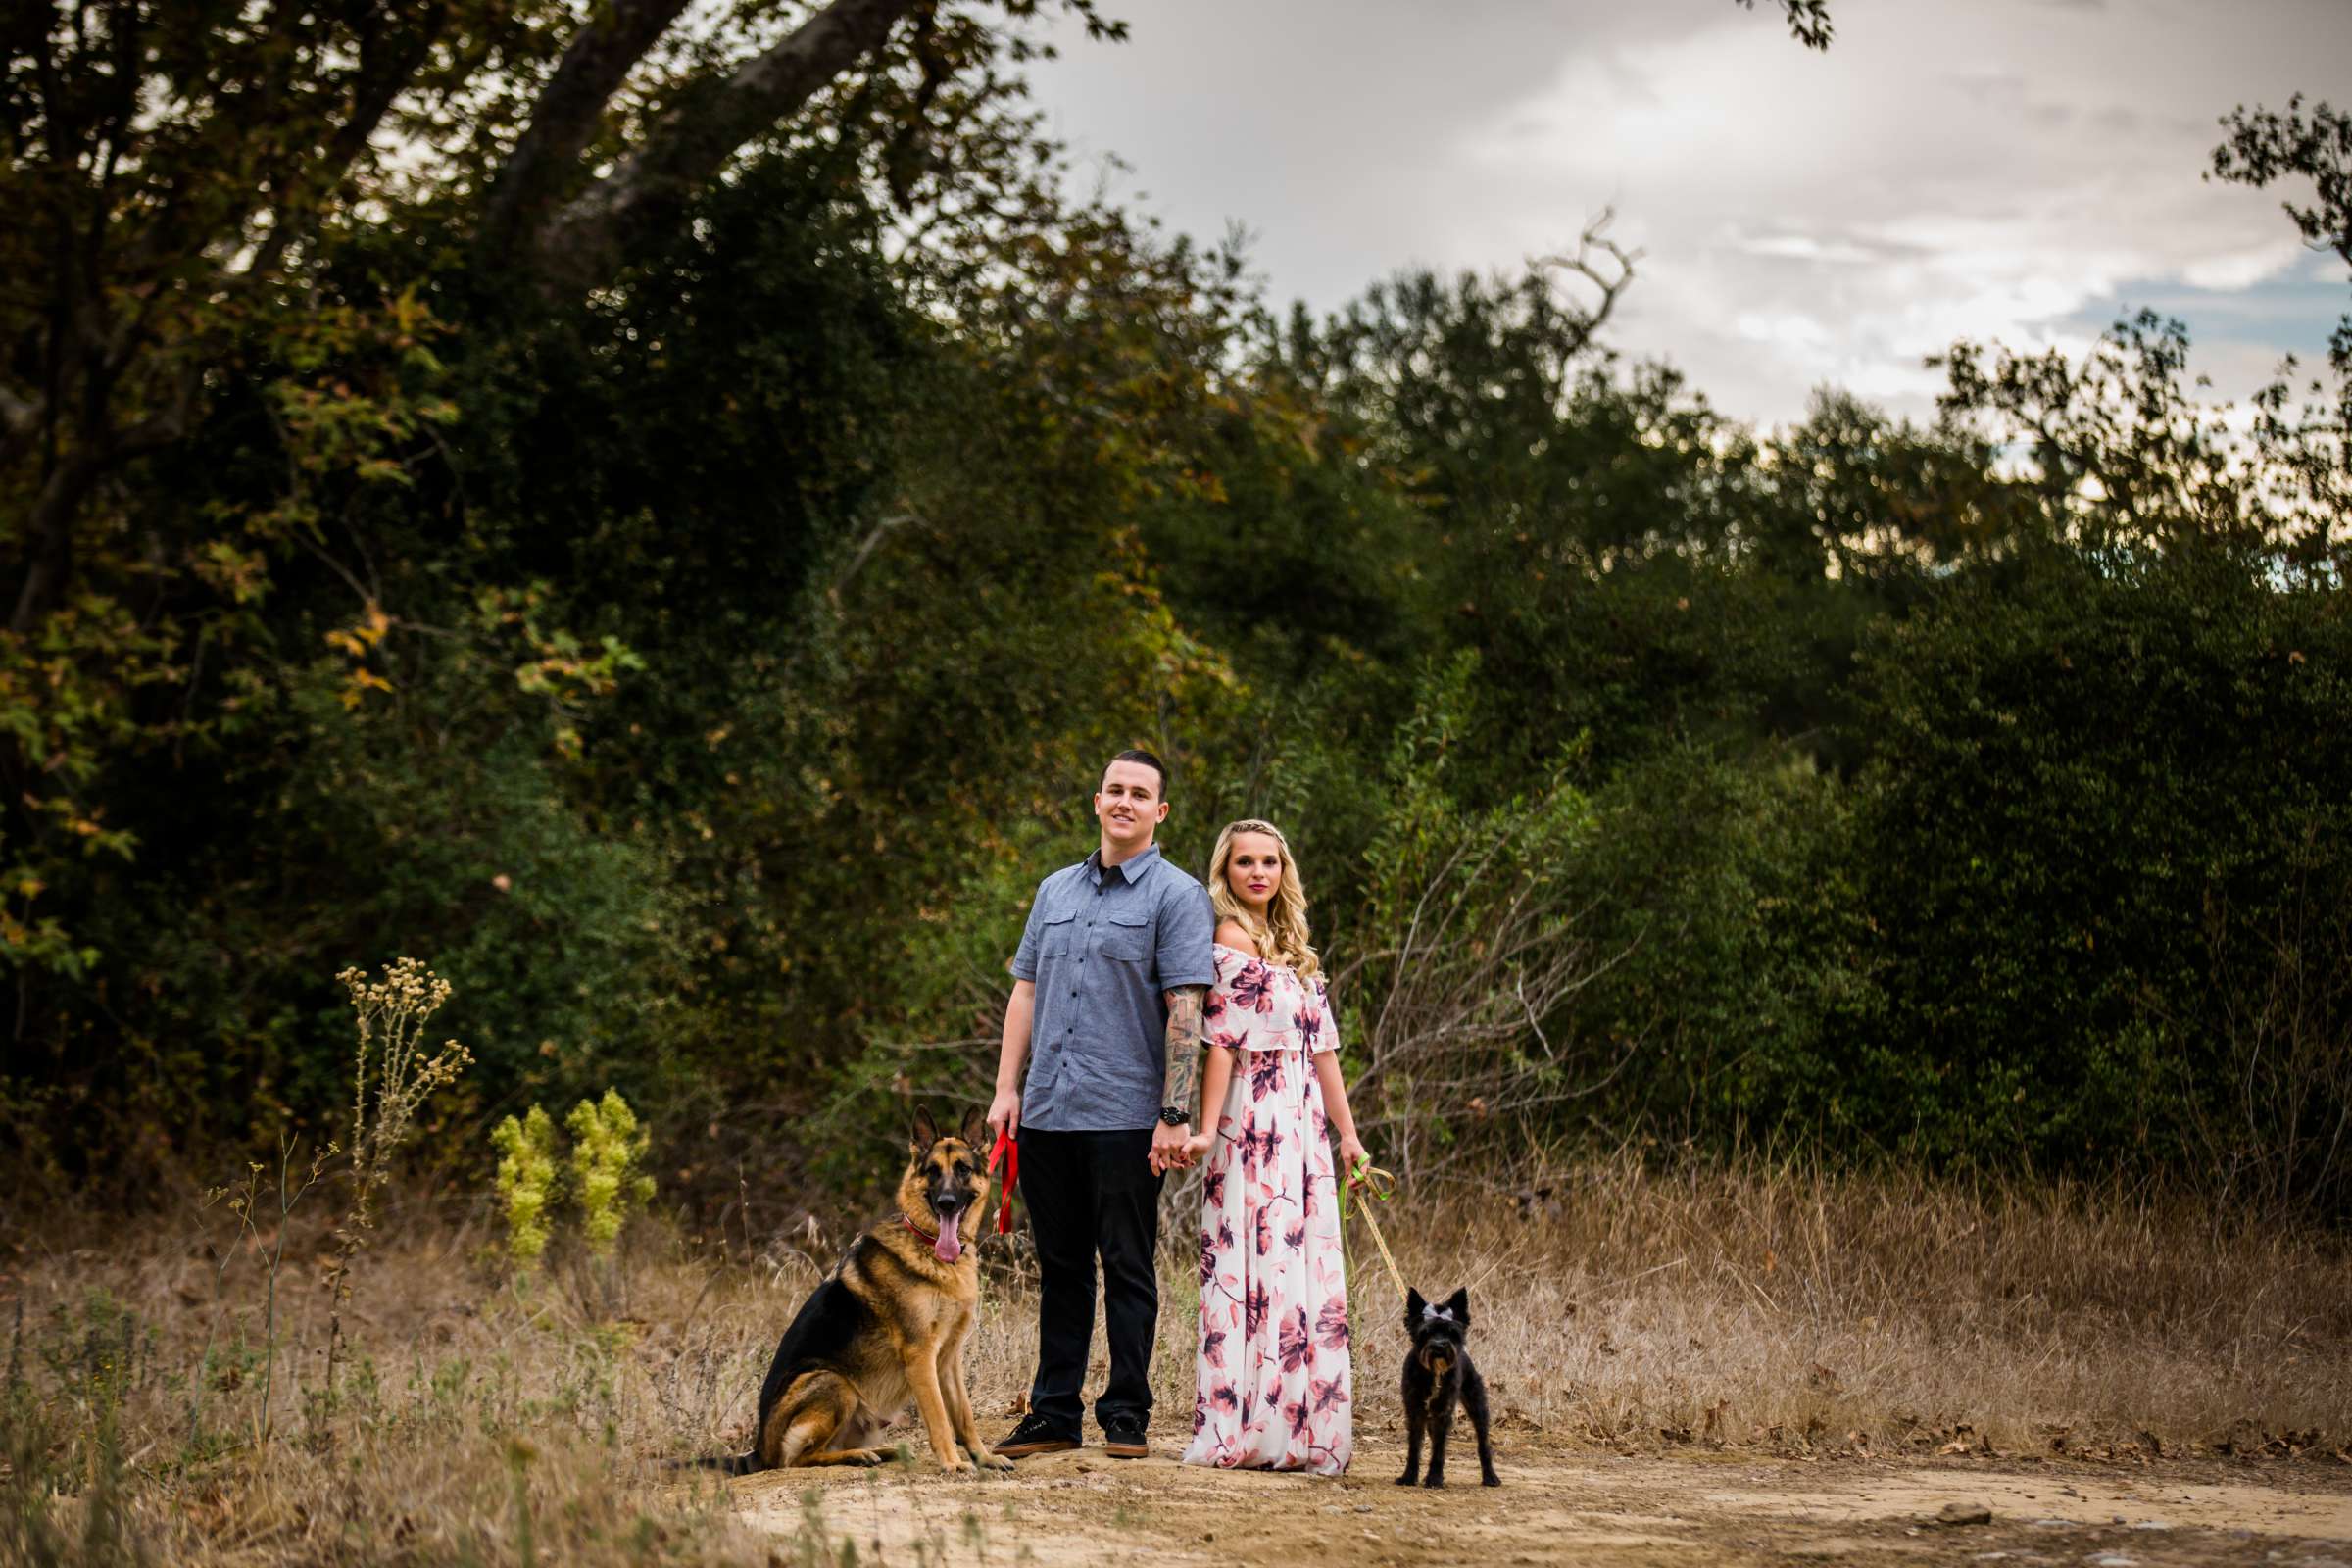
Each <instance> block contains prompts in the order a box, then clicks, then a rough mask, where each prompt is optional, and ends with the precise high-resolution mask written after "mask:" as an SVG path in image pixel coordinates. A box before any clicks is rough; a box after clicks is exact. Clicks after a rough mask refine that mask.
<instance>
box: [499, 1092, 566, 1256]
mask: <svg viewBox="0 0 2352 1568" xmlns="http://www.w3.org/2000/svg"><path fill="white" fill-rule="evenodd" d="M490 1142H491V1143H492V1144H494V1145H496V1146H497V1148H498V1152H499V1160H498V1197H499V1203H500V1206H501V1207H502V1208H503V1209H504V1210H505V1212H506V1216H507V1256H508V1257H510V1258H512V1259H513V1260H514V1262H515V1267H517V1268H522V1269H528V1268H529V1267H530V1266H531V1265H532V1264H534V1263H536V1262H538V1261H539V1254H540V1253H542V1252H544V1251H546V1250H547V1241H548V1237H549V1235H550V1234H551V1233H552V1229H553V1223H554V1219H555V1215H554V1213H553V1207H554V1203H555V1196H556V1173H557V1172H556V1124H555V1122H554V1120H553V1119H551V1118H550V1117H549V1116H548V1114H547V1112H546V1111H544V1110H541V1109H540V1108H539V1107H538V1106H537V1105H533V1106H532V1107H531V1108H530V1112H529V1114H527V1115H525V1116H524V1117H523V1118H522V1119H521V1120H520V1121H517V1120H515V1118H514V1117H513V1116H509V1117H508V1118H507V1119H506V1120H504V1121H502V1122H500V1123H499V1124H498V1126H497V1127H496V1128H495V1129H494V1130H493V1131H492V1132H491V1134H490Z"/></svg>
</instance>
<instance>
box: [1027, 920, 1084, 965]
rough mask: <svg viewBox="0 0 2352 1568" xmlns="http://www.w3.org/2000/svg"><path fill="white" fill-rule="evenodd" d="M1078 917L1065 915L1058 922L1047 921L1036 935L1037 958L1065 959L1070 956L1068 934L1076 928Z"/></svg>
mask: <svg viewBox="0 0 2352 1568" xmlns="http://www.w3.org/2000/svg"><path fill="white" fill-rule="evenodd" d="M1077 923H1078V917H1077V916H1076V915H1074V914H1065V915H1063V916H1062V917H1061V918H1060V919H1058V920H1048V921H1047V922H1046V923H1045V925H1044V927H1043V929H1041V930H1040V931H1039V932H1038V934H1037V956H1039V957H1041V958H1066V957H1068V956H1070V932H1071V931H1072V930H1073V929H1074V928H1075V927H1076V926H1077Z"/></svg>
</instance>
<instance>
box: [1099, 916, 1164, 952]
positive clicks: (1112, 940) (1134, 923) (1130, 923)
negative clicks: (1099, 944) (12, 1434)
mask: <svg viewBox="0 0 2352 1568" xmlns="http://www.w3.org/2000/svg"><path fill="white" fill-rule="evenodd" d="M1103 956H1104V957H1105V958H1116V959H1117V960H1118V961H1119V962H1121V963H1141V962H1143V961H1144V960H1145V959H1146V958H1149V957H1150V956H1152V917H1151V916H1150V915H1148V914H1114V915H1112V916H1110V918H1109V919H1108V920H1107V921H1106V922H1105V923H1104V925H1103Z"/></svg>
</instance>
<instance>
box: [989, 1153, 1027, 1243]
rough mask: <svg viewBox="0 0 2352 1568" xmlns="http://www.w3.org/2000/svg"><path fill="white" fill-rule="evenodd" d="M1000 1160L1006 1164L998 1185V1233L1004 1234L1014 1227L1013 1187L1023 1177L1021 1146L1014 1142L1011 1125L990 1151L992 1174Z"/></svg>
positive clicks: (990, 1172)
mask: <svg viewBox="0 0 2352 1568" xmlns="http://www.w3.org/2000/svg"><path fill="white" fill-rule="evenodd" d="M1000 1161H1002V1162H1003V1164H1004V1166H1005V1179H1004V1181H1002V1182H1000V1183H999V1184H998V1185H997V1234H998V1235H999V1236H1003V1235H1005V1234H1006V1233H1008V1232H1009V1231H1011V1229H1012V1189H1013V1188H1014V1186H1015V1185H1016V1184H1018V1183H1019V1181H1020V1179H1021V1146H1020V1145H1019V1144H1017V1143H1015V1142H1013V1137H1012V1128H1011V1127H1009V1126H1007V1127H1005V1129H1004V1130H1003V1131H1001V1132H999V1133H998V1134H997V1147H996V1148H995V1149H993V1150H991V1151H990V1152H989V1155H988V1173H989V1174H990V1175H991V1176H994V1175H995V1174H996V1173H997V1165H998V1163H999V1162H1000Z"/></svg>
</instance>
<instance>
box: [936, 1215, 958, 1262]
mask: <svg viewBox="0 0 2352 1568" xmlns="http://www.w3.org/2000/svg"><path fill="white" fill-rule="evenodd" d="M931 1255H932V1256H933V1257H936V1258H938V1259H939V1260H940V1261H941V1262H942V1263H953V1262H955V1261H956V1259H957V1258H959V1257H961V1256H962V1255H963V1238H962V1237H960V1236H958V1235H956V1227H955V1225H954V1224H953V1223H950V1224H946V1225H942V1226H941V1227H940V1228H939V1240H938V1241H936V1242H934V1243H932V1244H931Z"/></svg>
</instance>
